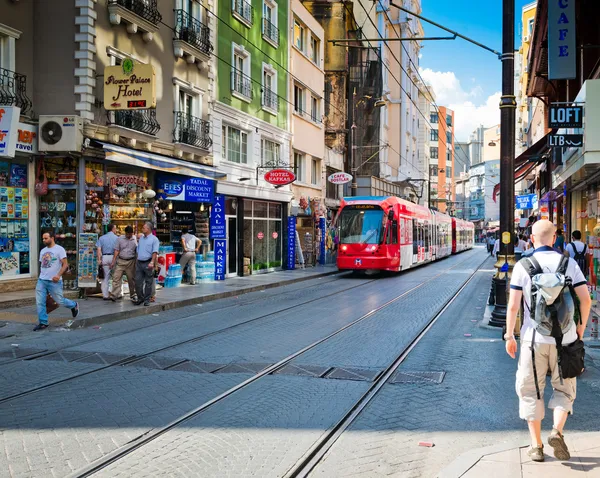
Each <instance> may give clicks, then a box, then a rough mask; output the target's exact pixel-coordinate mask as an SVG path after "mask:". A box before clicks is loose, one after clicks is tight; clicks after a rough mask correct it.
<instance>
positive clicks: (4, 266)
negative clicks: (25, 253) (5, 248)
mask: <svg viewBox="0 0 600 478" xmlns="http://www.w3.org/2000/svg"><path fill="white" fill-rule="evenodd" d="M19 270H20V267H19V253H18V252H0V277H5V276H17V275H19V274H20V271H19Z"/></svg>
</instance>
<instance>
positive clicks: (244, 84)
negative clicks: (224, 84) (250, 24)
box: [231, 43, 252, 99]
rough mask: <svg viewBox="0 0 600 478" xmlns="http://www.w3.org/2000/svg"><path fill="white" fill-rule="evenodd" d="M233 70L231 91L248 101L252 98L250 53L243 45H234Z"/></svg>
mask: <svg viewBox="0 0 600 478" xmlns="http://www.w3.org/2000/svg"><path fill="white" fill-rule="evenodd" d="M232 48H233V65H234V67H233V70H232V72H231V89H232V91H233V92H234V93H238V94H240V95H242V96H243V97H244V98H246V99H251V98H252V79H251V77H250V53H248V51H246V49H245V48H244V47H243V46H241V45H236V44H235V43H233V44H232Z"/></svg>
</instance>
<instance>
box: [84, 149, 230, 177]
mask: <svg viewBox="0 0 600 478" xmlns="http://www.w3.org/2000/svg"><path fill="white" fill-rule="evenodd" d="M94 143H98V144H99V145H100V146H101V147H102V149H104V151H105V154H106V159H107V160H108V161H115V162H117V163H121V164H128V165H131V166H137V167H140V168H149V169H154V170H156V171H163V172H166V173H173V174H180V175H183V176H190V177H194V178H198V177H199V178H205V179H225V178H226V177H227V174H226V173H224V172H222V171H219V170H217V169H212V168H209V167H206V166H202V165H199V164H195V163H191V162H189V161H182V160H181V159H176V158H171V157H169V156H164V155H162V154H156V153H147V152H143V151H137V150H135V149H129V148H123V147H122V146H117V145H114V144H110V143H104V142H102V141H94Z"/></svg>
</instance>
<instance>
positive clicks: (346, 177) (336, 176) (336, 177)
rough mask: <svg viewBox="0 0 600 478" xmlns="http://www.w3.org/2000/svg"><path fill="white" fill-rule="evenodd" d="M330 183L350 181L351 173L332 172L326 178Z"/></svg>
mask: <svg viewBox="0 0 600 478" xmlns="http://www.w3.org/2000/svg"><path fill="white" fill-rule="evenodd" d="M327 181H329V182H330V183H331V184H346V183H349V182H350V181H352V175H351V174H348V173H333V174H331V175H330V176H329V177H328V178H327Z"/></svg>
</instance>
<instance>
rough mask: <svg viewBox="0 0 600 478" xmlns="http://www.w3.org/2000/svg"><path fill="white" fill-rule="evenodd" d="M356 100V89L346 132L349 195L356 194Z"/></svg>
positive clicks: (353, 93)
mask: <svg viewBox="0 0 600 478" xmlns="http://www.w3.org/2000/svg"><path fill="white" fill-rule="evenodd" d="M355 101H356V89H354V91H353V92H352V99H351V111H352V118H351V119H350V131H349V132H348V143H349V145H350V147H349V148H348V149H349V151H348V163H349V164H348V166H349V167H350V174H351V175H352V185H351V188H350V189H351V191H350V193H351V196H356V195H357V194H356V193H357V191H358V183H357V180H356V167H355V164H354V130H355V129H356V123H355V121H354V106H355V104H354V103H355Z"/></svg>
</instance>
